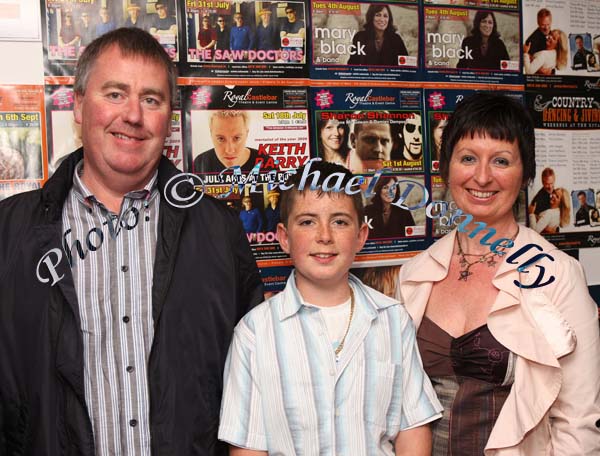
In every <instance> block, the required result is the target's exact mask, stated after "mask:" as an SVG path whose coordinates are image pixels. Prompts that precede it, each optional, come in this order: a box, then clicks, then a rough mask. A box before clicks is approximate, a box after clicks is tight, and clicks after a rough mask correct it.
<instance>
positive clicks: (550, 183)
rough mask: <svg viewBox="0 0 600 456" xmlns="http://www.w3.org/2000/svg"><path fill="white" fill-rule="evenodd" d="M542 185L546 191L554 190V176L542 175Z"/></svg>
mask: <svg viewBox="0 0 600 456" xmlns="http://www.w3.org/2000/svg"><path fill="white" fill-rule="evenodd" d="M542 186H543V187H544V190H546V191H547V192H548V193H552V192H553V191H554V176H545V177H542Z"/></svg>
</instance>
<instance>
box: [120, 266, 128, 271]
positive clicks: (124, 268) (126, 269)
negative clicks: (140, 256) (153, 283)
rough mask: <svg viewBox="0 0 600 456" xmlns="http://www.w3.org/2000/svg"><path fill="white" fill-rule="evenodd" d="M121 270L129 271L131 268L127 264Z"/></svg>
mask: <svg viewBox="0 0 600 456" xmlns="http://www.w3.org/2000/svg"><path fill="white" fill-rule="evenodd" d="M121 271H123V272H127V271H129V268H128V267H127V266H121Z"/></svg>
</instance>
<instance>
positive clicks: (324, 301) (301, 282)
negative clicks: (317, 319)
mask: <svg viewBox="0 0 600 456" xmlns="http://www.w3.org/2000/svg"><path fill="white" fill-rule="evenodd" d="M296 288H297V289H298V291H299V292H300V295H301V296H302V299H304V301H305V302H307V303H309V304H313V305H315V306H319V307H333V306H337V305H339V304H343V303H344V302H346V301H347V300H348V299H350V284H349V283H348V274H346V276H345V277H344V279H343V280H339V281H338V282H337V283H336V284H331V283H327V284H319V283H315V282H312V281H310V280H308V279H307V278H305V277H302V276H301V275H299V274H296Z"/></svg>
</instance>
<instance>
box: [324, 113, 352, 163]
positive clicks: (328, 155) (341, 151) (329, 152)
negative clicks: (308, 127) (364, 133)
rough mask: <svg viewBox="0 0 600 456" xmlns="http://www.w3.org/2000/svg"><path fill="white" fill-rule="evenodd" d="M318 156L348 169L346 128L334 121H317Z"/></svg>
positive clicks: (344, 125)
mask: <svg viewBox="0 0 600 456" xmlns="http://www.w3.org/2000/svg"><path fill="white" fill-rule="evenodd" d="M317 130H318V131H319V137H318V141H319V148H318V151H319V155H320V156H321V157H322V158H323V160H324V161H327V162H332V163H337V164H340V165H342V166H345V167H346V168H347V167H348V126H347V125H346V124H343V123H340V121H339V120H336V119H326V120H324V119H319V120H318V121H317Z"/></svg>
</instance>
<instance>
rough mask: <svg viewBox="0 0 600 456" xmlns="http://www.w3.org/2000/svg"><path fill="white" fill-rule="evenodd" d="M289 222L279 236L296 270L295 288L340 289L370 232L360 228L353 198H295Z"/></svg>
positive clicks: (309, 194)
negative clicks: (338, 287) (325, 287)
mask: <svg viewBox="0 0 600 456" xmlns="http://www.w3.org/2000/svg"><path fill="white" fill-rule="evenodd" d="M290 209H291V210H290V213H289V217H288V221H287V227H286V226H284V225H283V223H280V224H279V225H278V226H277V234H278V237H279V243H280V244H281V248H282V249H283V250H284V251H285V252H286V253H288V254H289V255H290V257H291V258H292V261H293V263H294V266H295V268H296V285H297V286H298V288H299V289H300V290H301V291H302V289H303V288H304V289H306V288H309V287H319V288H320V287H323V286H327V287H335V286H341V285H343V284H344V283H346V285H344V286H347V280H348V270H349V269H350V266H351V265H352V262H353V261H354V256H355V255H356V253H358V252H359V251H360V250H361V249H362V247H363V245H364V244H365V241H366V240H367V235H368V232H369V229H368V228H367V225H366V224H364V223H362V224H360V225H359V222H358V216H357V214H356V209H355V208H354V204H353V203H352V198H351V197H349V196H347V195H343V194H334V195H332V194H331V193H323V194H321V195H319V194H317V192H311V191H308V192H305V193H301V194H298V195H296V197H295V199H294V202H293V204H292V207H291V208H290Z"/></svg>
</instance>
